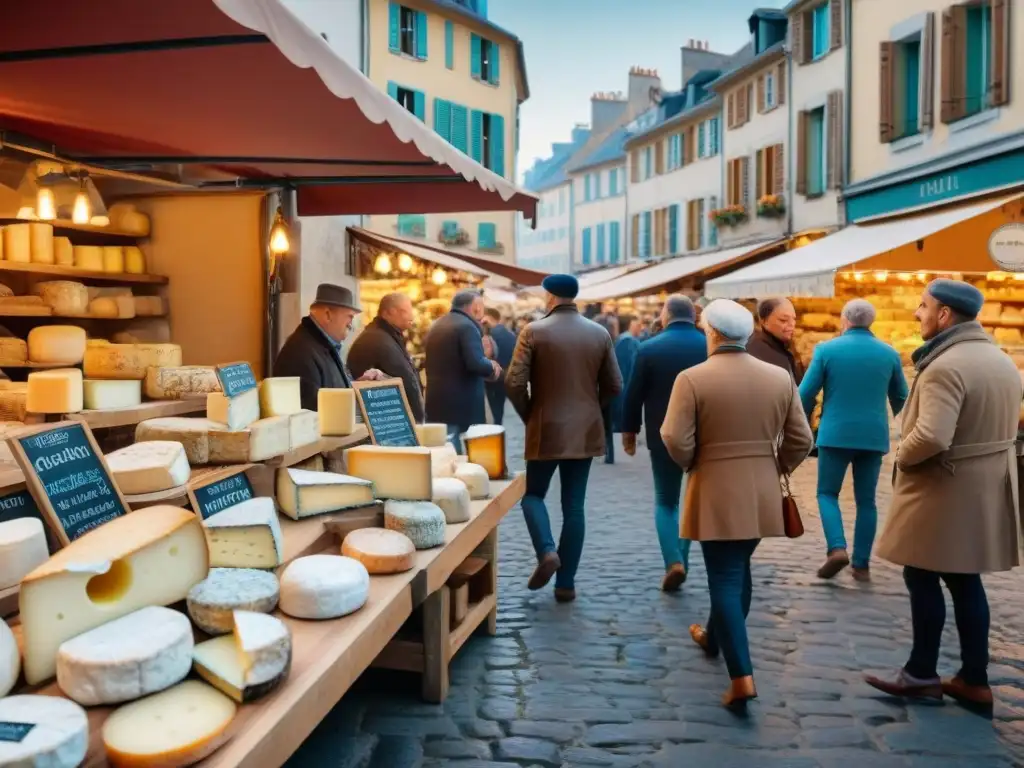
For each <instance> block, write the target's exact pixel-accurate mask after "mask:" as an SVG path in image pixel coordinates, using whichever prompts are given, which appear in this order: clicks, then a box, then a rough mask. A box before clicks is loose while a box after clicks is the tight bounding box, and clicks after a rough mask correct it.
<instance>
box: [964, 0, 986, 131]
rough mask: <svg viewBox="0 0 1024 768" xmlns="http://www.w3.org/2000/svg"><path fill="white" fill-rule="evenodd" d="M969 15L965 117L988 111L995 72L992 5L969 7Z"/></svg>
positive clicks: (979, 4) (980, 4) (967, 14)
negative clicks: (990, 86) (989, 91)
mask: <svg viewBox="0 0 1024 768" xmlns="http://www.w3.org/2000/svg"><path fill="white" fill-rule="evenodd" d="M966 16H967V28H966V41H965V42H966V51H965V54H966V55H965V58H966V72H965V73H964V74H965V78H964V79H965V85H966V87H965V89H964V96H965V104H964V113H965V114H964V116H965V117H966V116H967V115H973V114H975V113H977V112H981V111H982V110H983V109H987V108H988V99H987V95H988V86H989V82H990V77H991V71H992V6H991V5H990V4H989V3H978V4H976V5H970V6H967V8H966Z"/></svg>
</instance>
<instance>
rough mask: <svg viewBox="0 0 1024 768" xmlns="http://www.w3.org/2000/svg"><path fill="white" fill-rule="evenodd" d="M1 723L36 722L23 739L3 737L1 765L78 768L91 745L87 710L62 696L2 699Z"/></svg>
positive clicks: (9, 697) (1, 741) (25, 723)
mask: <svg viewBox="0 0 1024 768" xmlns="http://www.w3.org/2000/svg"><path fill="white" fill-rule="evenodd" d="M0 723H18V724H23V725H24V726H26V727H27V726H33V727H32V728H31V729H30V730H28V732H27V733H26V734H25V737H24V738H23V739H22V740H21V741H6V740H4V739H0V765H4V766H18V767H19V768H20V767H21V766H33V768H34V767H35V766H46V768H76V766H78V765H80V764H81V763H82V761H83V760H85V753H86V751H87V750H88V748H89V720H88V718H87V716H86V714H85V710H84V709H82V708H81V707H80V706H78V705H77V704H75V703H74V702H73V701H69V700H68V699H63V698H60V697H58V696H8V697H7V698H4V699H0Z"/></svg>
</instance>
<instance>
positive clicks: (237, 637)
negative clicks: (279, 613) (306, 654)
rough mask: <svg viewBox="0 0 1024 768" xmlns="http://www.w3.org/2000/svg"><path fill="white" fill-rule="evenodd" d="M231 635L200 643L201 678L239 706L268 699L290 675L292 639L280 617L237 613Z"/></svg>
mask: <svg viewBox="0 0 1024 768" xmlns="http://www.w3.org/2000/svg"><path fill="white" fill-rule="evenodd" d="M233 619H234V631H233V634H231V635H224V636H221V637H215V638H214V639H213V640H207V641H206V642H205V643H200V644H199V645H197V646H196V647H195V650H194V651H193V654H192V656H193V659H194V661H195V670H196V672H197V673H198V674H199V676H200V677H201V678H203V679H204V680H206V682H208V683H210V684H211V685H213V686H214V687H215V688H217V689H218V690H220V691H222V692H223V693H225V694H226V695H227V696H229V697H231V698H232V699H234V700H235V701H237V702H238V703H239V704H245V703H247V702H250V701H254V700H255V699H258V698H260V697H261V696H265V695H266V694H268V693H270V692H271V691H272V690H274V689H275V688H276V687H277V686H278V685H280V684H281V681H282V680H284V679H285V678H286V677H287V676H288V670H289V669H290V668H291V664H292V636H291V632H289V631H288V627H287V626H285V623H284V622H283V621H281V620H280V619H279V618H277V617H276V616H269V615H267V614H265V613H253V612H250V611H235V612H234V615H233Z"/></svg>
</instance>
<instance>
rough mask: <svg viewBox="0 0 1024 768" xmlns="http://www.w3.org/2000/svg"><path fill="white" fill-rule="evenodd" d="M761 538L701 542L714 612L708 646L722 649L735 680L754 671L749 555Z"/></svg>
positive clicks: (730, 674)
mask: <svg viewBox="0 0 1024 768" xmlns="http://www.w3.org/2000/svg"><path fill="white" fill-rule="evenodd" d="M760 542H761V540H760V539H745V540H741V541H702V542H701V543H700V548H701V551H702V552H703V553H704V567H705V569H706V570H707V572H708V592H709V593H710V594H711V616H710V618H708V623H707V626H706V627H705V631H706V632H707V633H708V643H709V650H717V649H721V651H722V656H723V657H724V658H725V666H726V669H728V670H729V677H731V678H732V679H733V680H735V679H736V678H738V677H746V676H747V675H752V674H754V665H753V663H752V662H751V660H750V643H749V641H748V640H747V615H748V614H749V613H750V600H751V598H752V597H753V592H754V582H753V580H752V578H751V575H750V558H751V557H752V556H753V554H754V550H755V549H757V545H758V544H759V543H760Z"/></svg>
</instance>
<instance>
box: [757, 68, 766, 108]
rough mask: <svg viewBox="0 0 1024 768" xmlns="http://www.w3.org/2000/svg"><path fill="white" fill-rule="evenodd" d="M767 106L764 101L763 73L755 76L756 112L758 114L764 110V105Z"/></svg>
mask: <svg viewBox="0 0 1024 768" xmlns="http://www.w3.org/2000/svg"><path fill="white" fill-rule="evenodd" d="M767 106H768V105H767V103H766V102H765V93H764V75H758V76H757V112H758V114H761V113H763V112H764V110H765V107H767Z"/></svg>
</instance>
